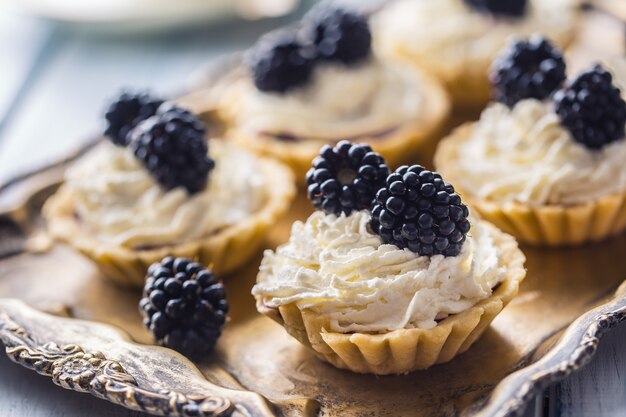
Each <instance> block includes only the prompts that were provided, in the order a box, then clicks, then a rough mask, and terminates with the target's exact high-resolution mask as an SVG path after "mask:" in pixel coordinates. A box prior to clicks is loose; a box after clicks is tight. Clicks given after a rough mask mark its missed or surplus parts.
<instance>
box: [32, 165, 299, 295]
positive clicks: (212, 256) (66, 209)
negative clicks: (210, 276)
mask: <svg viewBox="0 0 626 417" xmlns="http://www.w3.org/2000/svg"><path fill="white" fill-rule="evenodd" d="M259 165H260V166H261V169H262V170H263V175H264V176H266V177H267V178H272V183H271V186H268V187H267V190H266V192H267V199H266V203H265V205H264V206H263V207H261V208H260V209H259V210H258V211H256V212H255V213H253V214H252V215H251V216H250V217H249V218H247V219H246V220H244V221H241V222H238V223H236V224H233V225H230V226H227V227H225V228H224V229H222V230H220V231H218V232H216V233H213V234H211V235H210V236H207V237H204V238H202V239H195V240H192V241H189V242H185V243H182V244H177V245H172V246H161V247H158V248H154V249H145V250H141V249H130V248H126V247H123V246H117V245H113V244H106V243H103V242H100V241H98V240H97V238H95V237H94V236H93V235H91V234H90V233H88V232H87V231H85V230H84V229H83V228H82V227H81V224H80V222H79V221H78V220H77V218H76V217H75V211H74V210H75V204H74V197H73V195H72V192H71V191H69V190H68V189H66V188H64V187H63V186H61V188H60V189H59V191H58V192H57V193H56V194H54V195H53V196H52V197H51V198H50V199H49V200H48V201H47V202H46V204H45V205H44V209H43V213H44V217H45V218H46V220H47V226H48V232H49V233H50V235H51V236H52V237H54V238H55V239H57V240H59V241H62V242H64V243H66V244H68V245H69V246H71V247H72V248H74V249H76V250H78V251H79V252H81V253H82V254H83V255H85V256H86V257H88V258H89V259H91V260H92V261H93V262H94V263H95V264H96V265H97V266H98V267H99V268H100V270H101V271H102V272H103V273H104V275H105V276H106V277H107V278H109V279H111V280H113V281H115V282H116V283H118V284H122V285H126V286H132V287H143V285H144V279H145V275H146V271H147V269H148V267H149V266H150V265H151V264H152V263H154V262H159V261H160V260H161V259H162V258H164V257H166V256H176V257H187V258H191V259H195V260H198V262H200V263H202V264H204V265H209V264H213V269H214V271H215V272H216V273H217V274H226V273H229V272H232V271H234V270H236V269H237V268H239V267H240V266H243V264H244V263H245V262H246V261H247V260H248V259H249V258H250V257H251V256H253V255H254V254H255V253H256V252H257V251H258V250H259V248H260V246H261V244H262V243H263V239H264V237H265V234H266V232H267V231H268V229H269V228H270V227H272V226H273V225H274V224H275V223H276V221H277V220H278V219H279V218H280V217H281V216H282V215H284V214H285V213H286V212H287V210H288V209H289V207H290V205H291V201H292V200H293V198H294V196H295V193H296V187H295V185H294V179H293V176H292V174H291V172H290V170H289V169H288V168H287V167H285V166H284V165H283V164H280V163H278V162H276V161H273V160H270V159H266V158H263V159H261V161H260V164H259Z"/></svg>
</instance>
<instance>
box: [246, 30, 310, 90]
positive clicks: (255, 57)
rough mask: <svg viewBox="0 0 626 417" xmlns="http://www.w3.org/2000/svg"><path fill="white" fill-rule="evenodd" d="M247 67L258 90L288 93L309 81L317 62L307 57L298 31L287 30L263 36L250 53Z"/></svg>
mask: <svg viewBox="0 0 626 417" xmlns="http://www.w3.org/2000/svg"><path fill="white" fill-rule="evenodd" d="M248 65H249V67H250V70H251V72H252V78H253V80H254V85H255V86H256V88H257V89H258V90H260V91H263V92H274V93H285V92H287V91H289V90H292V89H294V88H297V87H301V86H303V85H305V84H306V83H307V82H308V81H309V79H310V78H311V74H312V72H313V66H314V60H313V59H311V58H310V57H307V56H306V54H305V51H304V49H303V47H302V46H301V44H300V42H299V41H298V36H297V32H296V30H295V29H292V28H287V29H282V30H277V31H274V32H271V33H268V34H267V35H265V36H262V37H261V38H260V39H259V41H258V42H257V43H256V45H255V46H254V48H253V49H252V50H251V51H250V54H249V56H248Z"/></svg>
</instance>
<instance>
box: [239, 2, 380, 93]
mask: <svg viewBox="0 0 626 417" xmlns="http://www.w3.org/2000/svg"><path fill="white" fill-rule="evenodd" d="M371 43H372V35H371V33H370V29H369V25H368V22H367V20H366V19H365V18H364V17H363V16H361V15H359V14H357V13H354V12H351V11H348V10H345V9H342V8H336V7H329V6H323V7H318V8H315V9H314V10H312V11H311V12H309V13H308V14H307V15H306V16H305V17H304V18H303V19H302V21H301V22H300V24H299V25H298V26H295V27H290V28H286V29H281V30H278V31H275V32H272V33H269V34H267V35H265V36H263V37H261V39H259V41H258V42H257V44H256V45H255V47H254V48H253V49H252V50H251V51H250V54H249V57H248V58H249V66H250V68H251V71H252V77H253V80H254V84H255V85H256V87H257V88H258V89H259V90H260V91H265V92H276V93H284V92H286V91H289V90H291V89H293V88H296V87H300V86H303V85H305V84H306V83H307V82H308V81H309V79H310V78H311V75H312V73H313V69H314V67H315V65H317V63H318V62H324V61H325V62H339V63H343V64H345V65H352V64H356V63H358V62H360V61H362V60H364V59H365V58H367V57H368V56H369V55H370V51H371Z"/></svg>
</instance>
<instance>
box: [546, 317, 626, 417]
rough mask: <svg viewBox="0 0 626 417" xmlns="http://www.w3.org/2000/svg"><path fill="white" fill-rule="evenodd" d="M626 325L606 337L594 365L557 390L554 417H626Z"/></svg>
mask: <svg viewBox="0 0 626 417" xmlns="http://www.w3.org/2000/svg"><path fill="white" fill-rule="evenodd" d="M625 347H626V325H624V324H622V325H620V326H619V327H618V328H617V329H615V330H613V331H612V332H611V333H609V334H607V335H606V336H604V339H603V340H602V341H601V343H600V348H599V349H598V352H597V353H596V356H595V357H594V359H593V360H592V362H591V363H590V364H589V365H588V366H587V367H585V368H583V369H582V370H581V371H580V372H578V373H576V374H574V375H572V376H571V377H570V378H568V379H567V380H566V381H565V382H563V383H561V384H560V385H559V386H557V387H556V389H555V391H556V396H555V397H556V398H555V417H557V416H558V417H623V416H626V349H625Z"/></svg>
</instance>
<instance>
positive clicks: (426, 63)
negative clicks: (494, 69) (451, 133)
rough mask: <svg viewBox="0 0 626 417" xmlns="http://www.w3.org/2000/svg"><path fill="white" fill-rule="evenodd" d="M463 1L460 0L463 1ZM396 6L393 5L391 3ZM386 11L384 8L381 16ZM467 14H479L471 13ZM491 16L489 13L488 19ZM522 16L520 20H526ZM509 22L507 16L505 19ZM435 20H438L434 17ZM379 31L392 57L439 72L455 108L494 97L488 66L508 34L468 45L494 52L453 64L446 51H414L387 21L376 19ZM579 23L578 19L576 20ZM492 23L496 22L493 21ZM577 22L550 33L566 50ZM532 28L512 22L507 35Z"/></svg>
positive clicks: (469, 106) (479, 104) (383, 46)
mask: <svg viewBox="0 0 626 417" xmlns="http://www.w3.org/2000/svg"><path fill="white" fill-rule="evenodd" d="M462 1H463V0H458V2H459V3H461V2H462ZM531 2H532V0H529V3H531ZM389 7H390V8H391V7H394V6H393V4H391V5H390V6H389ZM385 13H386V11H385V9H383V11H382V13H381V16H383V15H384V14H385ZM468 13H479V12H470V11H469V10H468ZM489 18H491V17H489V16H486V17H485V19H489ZM524 18H525V17H521V18H520V19H524ZM503 20H504V21H505V22H507V19H506V18H504V19H503ZM435 21H436V19H435ZM377 23H378V24H377V27H376V28H377V33H378V39H379V40H378V48H379V49H380V50H381V51H382V52H383V53H384V54H387V55H389V56H391V57H396V58H398V59H400V60H403V61H405V62H409V63H412V64H414V65H415V66H416V67H417V68H423V69H425V70H427V71H429V72H430V73H431V74H436V75H437V77H438V78H439V80H440V82H441V83H442V84H443V85H444V86H445V88H446V89H447V91H448V93H449V94H450V98H451V100H452V103H453V104H454V106H455V107H458V108H460V109H474V108H479V107H482V106H484V105H485V104H487V102H488V101H489V98H490V96H491V85H490V83H489V78H488V74H489V68H490V66H491V63H492V62H493V59H494V58H495V57H496V55H497V53H498V52H499V50H500V49H501V48H502V47H504V46H505V45H506V41H507V35H504V36H501V38H500V40H499V41H498V44H497V45H496V47H493V48H485V47H481V45H476V43H478V42H475V44H474V45H468V48H470V47H473V49H477V50H492V51H493V52H491V53H484V54H483V55H481V56H476V55H474V56H471V57H468V59H466V60H463V61H461V62H457V63H453V62H451V61H450V60H449V59H446V57H445V55H444V54H437V53H431V52H427V53H417V52H416V51H414V50H412V48H411V45H410V44H409V43H408V42H410V37H409V36H404V37H402V38H396V36H392V35H390V34H387V33H386V32H387V30H386V29H385V22H383V21H382V19H379V22H377ZM575 23H576V22H575ZM490 24H493V23H490ZM576 26H577V25H576V24H572V25H571V27H568V28H559V31H554V33H549V34H547V35H548V36H549V37H550V39H551V40H552V41H554V43H555V44H557V45H559V46H560V47H561V48H563V49H565V48H566V47H567V46H569V45H570V44H571V42H572V41H573V40H574V37H575V35H576ZM540 31H541V30H535V31H534V32H540ZM531 34H533V31H531V32H528V33H525V34H524V33H517V32H516V28H515V26H514V24H511V29H510V31H509V33H508V36H516V35H519V36H523V35H531Z"/></svg>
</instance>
